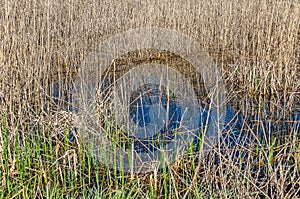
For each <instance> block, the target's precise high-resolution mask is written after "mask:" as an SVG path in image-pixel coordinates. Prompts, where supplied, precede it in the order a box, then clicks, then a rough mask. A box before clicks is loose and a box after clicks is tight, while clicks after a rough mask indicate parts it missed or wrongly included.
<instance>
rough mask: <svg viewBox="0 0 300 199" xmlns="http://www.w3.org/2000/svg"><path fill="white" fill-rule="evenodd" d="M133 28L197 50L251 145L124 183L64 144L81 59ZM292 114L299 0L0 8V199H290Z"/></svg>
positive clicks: (72, 143) (299, 65) (294, 191)
mask: <svg viewBox="0 0 300 199" xmlns="http://www.w3.org/2000/svg"><path fill="white" fill-rule="evenodd" d="M140 27H162V28H168V29H172V30H176V31H178V32H181V33H184V34H186V35H188V36H189V37H191V38H193V39H195V40H197V41H198V42H199V43H200V44H201V45H202V47H203V49H204V50H205V51H207V52H208V53H209V55H210V56H211V57H212V58H213V60H214V61H215V62H216V63H217V64H218V70H219V72H220V74H221V78H222V81H223V82H224V85H225V87H226V90H227V98H226V100H227V103H228V104H231V105H232V106H233V107H234V109H235V111H238V112H239V113H240V114H242V115H243V121H242V122H241V124H240V125H241V129H242V130H241V132H240V133H241V134H242V135H249V134H250V135H251V136H252V137H253V138H257V139H253V140H254V141H253V142H252V143H250V144H248V145H247V146H248V148H245V147H244V148H243V147H242V145H241V144H240V145H237V146H235V147H236V148H238V149H239V150H240V151H241V152H240V153H237V152H236V150H232V148H231V147H230V146H225V148H224V150H222V151H221V150H216V151H215V152H213V153H212V155H211V156H209V158H203V159H200V160H199V159H198V158H197V157H198V155H196V156H195V155H187V157H186V158H183V159H180V160H178V161H176V162H175V163H174V164H173V166H172V167H171V168H163V169H162V170H160V171H155V172H151V173H144V174H136V175H129V176H127V175H126V174H124V173H122V172H121V173H119V172H117V171H115V170H111V169H109V168H107V167H106V166H105V165H102V164H101V163H99V162H98V161H97V160H96V159H95V158H94V157H93V156H92V155H91V154H89V153H88V152H87V151H86V150H85V149H84V147H83V146H82V145H83V143H82V141H81V140H80V138H79V137H78V139H77V137H76V136H75V137H74V135H73V139H70V136H69V134H68V132H69V130H70V129H73V130H74V129H75V126H76V122H75V123H74V121H73V119H74V115H73V114H72V113H70V112H69V110H70V107H71V104H70V101H69V100H68V99H69V98H70V96H71V88H72V81H73V80H74V78H75V77H76V74H77V73H78V70H80V66H81V63H82V62H83V60H84V59H85V58H86V56H87V55H88V54H89V53H90V52H91V51H93V50H94V49H95V48H96V47H97V46H98V45H99V43H101V41H103V40H104V39H106V38H108V37H109V36H112V35H115V34H116V33H121V32H123V31H126V30H130V29H133V28H140ZM143 53H146V54H147V53H148V52H143ZM150 54H151V53H150ZM128 56H129V57H130V54H129V55H128ZM148 56H150V57H151V56H157V54H155V53H154V54H151V55H148ZM125 58H126V57H125ZM120 60H121V61H122V59H120ZM162 62H163V60H162ZM133 63H134V62H133ZM128 64H129V65H130V63H128ZM185 66H186V65H182V68H181V69H178V70H179V71H180V70H181V71H185V68H184V67H185ZM179 67H180V66H179ZM124 70H126V67H125V68H124ZM123 72H124V71H123ZM123 72H122V71H120V72H118V73H123ZM117 75H118V74H117ZM187 76H188V74H187ZM197 83H198V82H196V83H195V84H194V85H193V86H195V88H196V87H197V86H196V85H197ZM58 85H59V86H58ZM57 90H58V91H59V92H57ZM201 91H202V90H201V89H199V92H201ZM57 93H58V94H57ZM299 112H300V3H299V1H296V0H295V1H288V0H275V1H271V0H261V1H258V0H254V1H249V0H237V1H235V2H234V1H229V0H222V1H221V0H209V1H198V0H197V1H196V0H188V1H167V0H159V1H158V0H154V1H153V0H152V1H150V0H145V1H135V0H132V1H117V0H110V1H106V0H103V1H92V0H87V1H80V0H69V1H63V0H52V1H36V0H30V1H27V0H26V1H25V0H20V1H11V0H3V1H1V2H0V115H1V122H0V124H1V128H0V129H1V132H0V170H1V172H0V180H1V181H0V197H1V198H12V197H18V198H24V197H25V198H56V197H57V198H59V197H70V198H75V197H95V198H98V197H99V198H107V197H115V198H119V197H123V198H125V197H126V198H127V197H130V198H140V197H146V198H160V197H164V198H182V197H185V198H195V197H198V198H207V197H211V198H220V197H222V198H257V197H262V198H274V197H276V198H292V197H297V196H298V197H299V195H300V191H299V190H300V183H299V182H300V175H299V172H300V167H299V164H300V159H299V158H300V156H299V155H300V143H299V138H300V136H299V125H298V126H297V123H296V122H295V120H296V119H297V118H296V119H295V113H299ZM269 124H270V125H272V128H271V127H270V125H269ZM298 124H299V123H298ZM282 126H287V127H286V128H285V127H284V128H283V127H282ZM258 129H259V130H258ZM258 131H260V132H264V135H262V139H259V135H258ZM36 132H38V133H36ZM58 134H62V136H60V137H57V136H56V135H58ZM242 140H246V139H242ZM261 140H263V141H261ZM245 142H246V141H245ZM191 153H194V152H191Z"/></svg>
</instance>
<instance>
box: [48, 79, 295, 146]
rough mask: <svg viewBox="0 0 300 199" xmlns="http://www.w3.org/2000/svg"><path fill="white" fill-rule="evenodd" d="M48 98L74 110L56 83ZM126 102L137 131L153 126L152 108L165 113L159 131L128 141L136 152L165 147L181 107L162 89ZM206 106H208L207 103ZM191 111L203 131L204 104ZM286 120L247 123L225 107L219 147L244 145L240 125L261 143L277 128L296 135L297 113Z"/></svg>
mask: <svg viewBox="0 0 300 199" xmlns="http://www.w3.org/2000/svg"><path fill="white" fill-rule="evenodd" d="M145 89H146V90H147V92H145ZM169 94H170V93H169ZM52 96H53V100H54V102H55V103H57V104H59V105H61V104H68V106H65V107H64V108H62V110H67V111H73V110H74V109H73V107H72V106H69V105H70V104H71V102H72V99H71V95H67V91H64V90H63V89H62V88H61V85H60V84H59V83H56V84H55V86H54V91H53V92H52ZM137 99H138V100H137ZM130 101H131V105H130V110H129V115H130V118H131V121H132V122H133V123H135V124H137V125H138V126H139V127H141V128H142V127H148V126H151V124H153V122H154V119H155V118H153V117H154V116H155V113H154V112H155V111H157V110H158V109H157V108H156V109H153V107H154V106H155V105H157V106H158V105H160V106H161V107H162V110H163V109H164V110H165V111H167V110H168V121H162V123H163V125H162V128H161V129H159V130H157V132H156V133H154V134H151V135H148V136H147V135H138V136H132V138H133V139H134V140H135V146H136V148H135V149H136V150H138V151H145V150H150V151H153V150H155V148H157V147H156V145H155V144H152V143H153V142H152V141H153V140H156V139H158V138H160V139H161V138H163V139H165V143H168V142H169V141H170V140H172V139H173V137H174V130H176V129H177V128H178V126H179V124H180V121H181V120H182V114H183V109H182V105H181V104H180V103H178V101H176V99H175V98H174V99H172V98H171V99H168V95H167V90H166V88H163V87H161V86H158V85H155V84H146V85H143V87H140V88H138V89H137V90H136V91H135V92H133V93H132V94H131V98H130ZM207 102H208V103H209V99H208V101H207ZM206 104H207V103H206ZM195 111H199V114H200V115H201V117H200V118H201V121H199V128H200V127H202V128H203V121H206V119H207V114H208V112H207V111H208V110H207V107H205V104H200V108H199V109H198V108H195ZM266 112H267V111H266ZM164 119H166V118H164ZM286 119H287V120H289V121H290V122H286V121H282V122H280V121H279V122H272V121H268V120H264V119H261V118H258V117H254V118H252V119H251V120H252V121H251V120H250V119H248V118H245V116H243V115H242V114H241V112H240V111H239V110H238V109H237V108H234V107H233V106H231V105H227V106H226V114H225V123H224V129H223V132H224V134H223V135H222V136H221V139H222V140H221V143H223V144H224V145H227V146H235V145H237V144H240V143H241V142H242V141H243V144H245V143H247V142H245V139H248V135H245V132H247V130H245V129H244V128H245V125H244V124H247V128H248V129H249V128H253V130H254V132H255V133H256V136H257V137H258V138H259V139H261V140H264V139H266V138H270V139H271V134H272V133H273V132H274V131H275V130H278V128H279V129H280V131H281V134H288V133H291V132H290V129H291V127H292V128H293V130H294V132H296V133H297V134H298V135H299V132H300V110H297V109H295V110H294V111H293V112H292V114H291V115H290V116H288V117H287V118H286ZM255 120H260V121H261V122H260V125H259V126H257V122H253V121H255ZM208 121H209V120H208ZM204 125H207V124H204ZM228 132H230V133H228ZM166 135H167V136H166ZM199 137H201V135H199ZM73 138H74V136H72V132H71V134H70V139H71V140H74V139H73ZM249 142H250V138H249ZM195 143H197V141H195Z"/></svg>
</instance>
